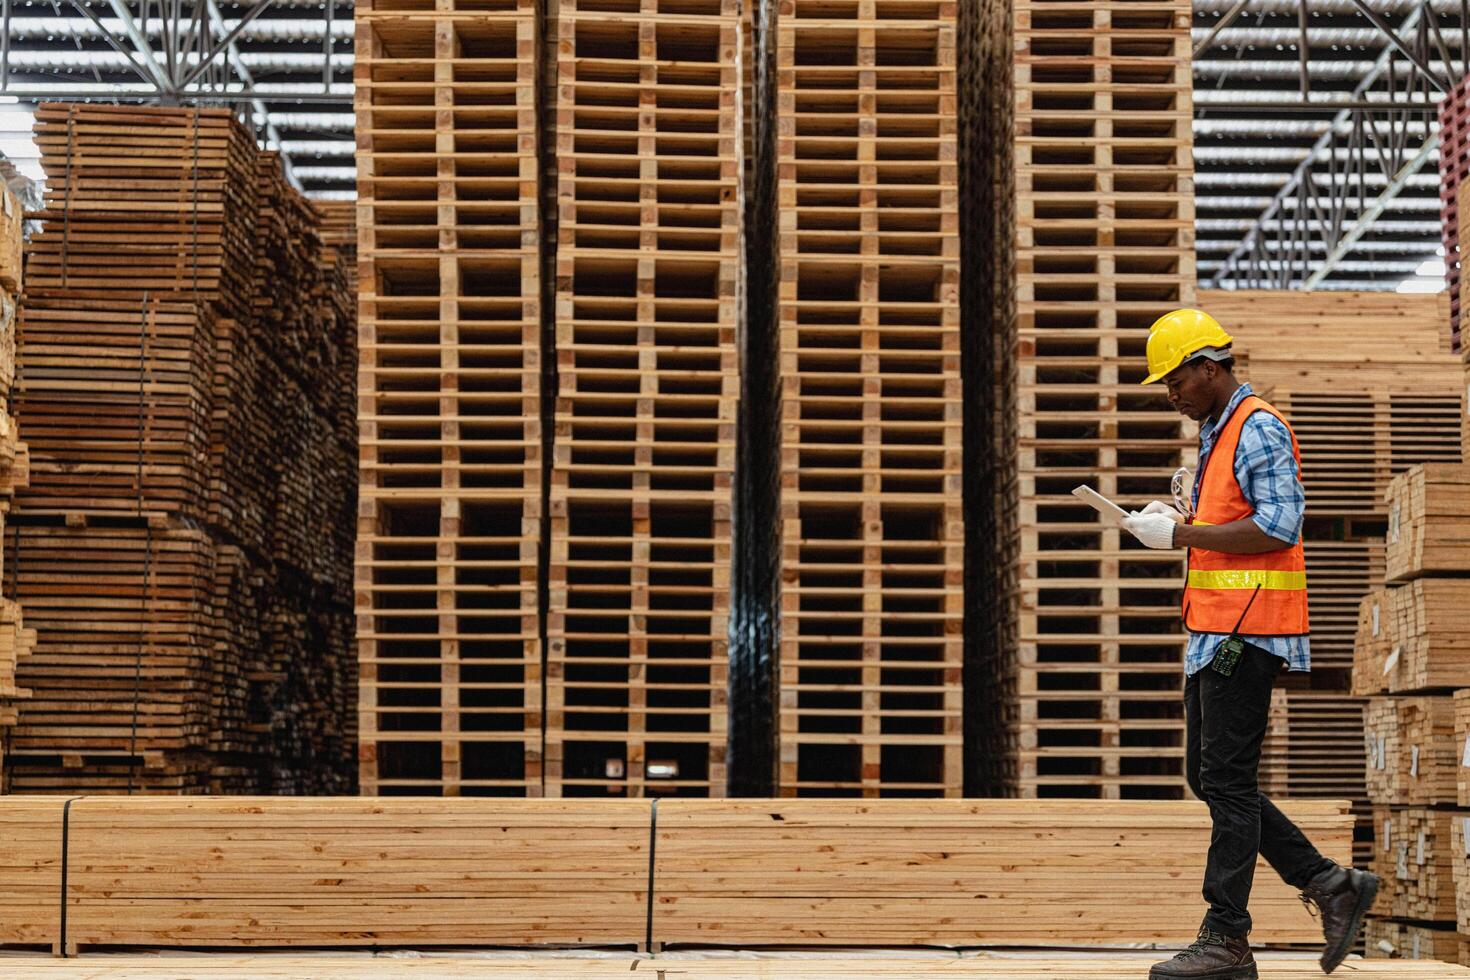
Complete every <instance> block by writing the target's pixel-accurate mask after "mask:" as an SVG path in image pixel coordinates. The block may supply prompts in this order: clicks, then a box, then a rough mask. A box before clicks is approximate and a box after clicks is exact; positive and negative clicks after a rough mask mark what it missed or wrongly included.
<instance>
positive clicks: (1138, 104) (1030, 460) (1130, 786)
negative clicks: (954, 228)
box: [967, 0, 1196, 799]
mask: <svg viewBox="0 0 1470 980" xmlns="http://www.w3.org/2000/svg"><path fill="white" fill-rule="evenodd" d="M1051 6H1052V5H1050V4H1044V3H1035V2H1029V0H1026V2H1017V3H1014V4H1007V3H986V4H983V5H982V6H981V9H980V11H979V24H978V32H979V33H980V34H982V35H992V36H994V37H995V38H996V39H997V41H996V47H997V48H998V49H999V51H998V53H996V54H995V55H994V63H995V65H996V66H997V67H998V68H999V69H1000V75H1001V77H1000V78H999V79H997V80H996V81H997V84H996V86H995V87H994V88H993V89H992V91H991V92H990V93H985V94H982V95H980V96H979V97H981V98H983V99H985V100H986V102H987V103H988V104H987V106H986V108H985V111H984V112H983V113H982V114H983V115H985V116H988V117H990V119H991V121H992V123H993V125H992V132H993V136H992V140H991V143H992V148H991V150H990V152H991V153H993V154H994V155H995V158H994V161H993V164H992V166H993V168H994V171H995V172H994V175H993V178H992V179H993V180H994V181H995V182H996V194H997V195H998V198H999V200H998V201H996V202H995V204H994V207H993V209H992V210H994V211H996V212H998V213H997V214H996V215H994V217H995V220H993V221H986V222H983V223H981V224H980V227H981V228H982V229H984V228H987V227H988V228H990V229H992V230H993V232H994V233H995V235H996V237H995V239H994V240H993V241H992V242H991V243H990V247H991V249H992V252H993V255H992V259H993V261H994V262H998V263H1002V265H1000V267H999V270H1000V271H999V272H998V273H997V274H998V275H999V277H1000V278H1001V282H1000V283H999V284H998V285H997V286H996V291H995V295H987V294H986V291H985V290H983V289H982V290H978V291H976V292H975V293H971V294H968V295H969V296H970V299H969V301H968V309H967V314H968V315H970V316H973V317H975V318H976V319H975V322H977V323H993V324H994V326H993V328H992V329H993V333H994V336H995V341H994V343H995V349H996V358H995V368H994V370H995V371H996V376H997V385H996V388H997V391H996V397H997V399H998V400H999V402H998V404H997V405H996V406H995V409H994V410H995V412H996V414H997V418H1000V419H1003V420H1005V421H1004V422H1002V423H1001V426H1002V429H1001V431H1000V432H999V433H998V434H997V435H998V438H997V440H996V445H997V446H999V447H1000V448H999V449H998V450H996V452H997V453H998V454H999V458H998V459H997V461H996V463H995V468H996V470H997V472H996V473H995V474H994V476H993V483H994V494H993V496H994V499H995V500H996V501H997V502H998V507H999V510H998V512H997V514H996V515H995V520H996V522H997V525H998V527H997V531H996V534H997V536H998V540H999V543H998V544H997V545H996V548H995V550H996V556H995V558H994V559H993V564H994V565H995V567H996V569H997V571H996V574H995V580H994V581H993V583H992V589H993V599H992V603H993V605H994V607H995V609H996V618H997V619H998V620H999V622H998V624H997V631H998V635H999V636H1000V637H1001V638H1002V640H1003V642H1002V644H1001V645H1002V649H1003V650H1010V649H1014V650H1015V651H1016V652H1015V653H1014V654H1011V653H1004V654H1001V655H1000V656H999V657H998V658H993V659H995V662H994V663H993V664H991V665H990V668H989V671H988V672H989V674H990V675H991V676H990V677H989V678H987V680H986V684H987V686H990V687H993V688H994V689H995V690H996V691H998V692H1002V693H1001V694H1000V696H998V697H997V698H995V700H996V701H997V702H998V703H997V705H996V710H995V712H994V715H995V717H994V719H993V721H992V727H994V728H996V729H997V730H1000V731H1004V732H1005V738H1004V739H1002V740H1001V741H1000V742H999V743H998V744H995V745H993V746H987V747H986V750H985V752H984V753H983V754H985V755H988V756H991V757H996V758H1001V759H1004V758H1017V759H1018V760H1019V763H1018V766H1017V767H1016V771H1014V772H1001V773H998V774H997V775H998V781H999V783H1000V784H1001V785H1003V786H1005V787H1006V788H1007V789H1009V790H1011V791H1014V792H1017V793H1020V794H1022V795H1025V796H1059V795H1083V796H1085V795H1097V796H1103V797H1107V798H1113V799H1116V798H1126V797H1168V796H1178V795H1180V794H1182V793H1183V791H1184V790H1183V787H1184V781H1183V779H1182V778H1181V776H1182V773H1183V762H1184V759H1183V742H1184V738H1183V728H1184V722H1183V717H1182V709H1181V707H1180V699H1179V687H1180V666H1181V664H1182V653H1183V643H1182V641H1181V639H1180V636H1179V633H1180V631H1181V626H1180V622H1179V607H1178V596H1179V593H1178V589H1179V585H1180V583H1181V582H1182V581H1183V577H1184V561H1183V556H1182V554H1181V553H1179V552H1157V551H1148V550H1147V549H1145V548H1143V547H1142V546H1141V545H1139V544H1138V543H1137V542H1136V541H1135V540H1134V539H1133V538H1132V536H1131V535H1129V534H1128V533H1127V532H1126V531H1124V530H1123V529H1122V528H1121V527H1118V526H1116V525H1114V524H1110V523H1108V522H1105V521H1103V520H1102V519H1101V518H1100V516H1099V515H1098V514H1097V513H1095V512H1093V511H1092V510H1091V509H1090V508H1088V507H1087V506H1085V505H1082V504H1080V503H1079V502H1078V501H1077V500H1076V499H1075V498H1073V497H1072V496H1071V495H1070V494H1071V490H1072V489H1073V488H1074V487H1075V486H1077V485H1078V484H1081V483H1086V484H1090V485H1092V486H1093V487H1095V488H1096V489H1097V490H1099V491H1100V492H1102V493H1103V494H1105V495H1106V496H1108V497H1109V498H1111V499H1113V500H1115V501H1118V502H1119V503H1120V504H1122V505H1123V506H1127V507H1141V506H1143V505H1144V504H1146V503H1147V502H1148V501H1150V500H1152V499H1154V498H1156V497H1162V496H1167V492H1168V487H1169V478H1170V475H1171V474H1172V473H1173V472H1174V470H1175V468H1176V467H1178V466H1180V465H1183V464H1190V465H1193V462H1194V459H1193V457H1194V455H1195V453H1194V447H1195V445H1196V442H1195V427H1194V425H1193V424H1192V423H1189V422H1187V421H1186V420H1184V419H1182V418H1181V417H1180V416H1179V415H1177V414H1176V413H1174V412H1173V411H1172V410H1170V409H1169V407H1168V405H1167V404H1166V403H1165V400H1164V398H1163V397H1162V395H1161V393H1159V392H1158V391H1156V390H1154V389H1141V388H1139V387H1138V382H1139V381H1140V380H1142V378H1143V375H1144V344H1145V341H1146V339H1147V337H1148V328H1149V326H1150V325H1151V324H1152V323H1153V321H1154V320H1155V319H1156V318H1157V317H1158V316H1159V314H1160V313H1161V312H1163V311H1165V310H1168V309H1171V308H1176V307H1185V306H1194V305H1196V297H1195V256H1194V217H1195V216H1194V195H1193V187H1192V179H1193V166H1192V160H1191V147H1192V144H1193V138H1192V135H1191V132H1190V120H1191V115H1192V111H1191V92H1192V84H1191V78H1190V68H1189V64H1190V40H1189V25H1190V17H1191V14H1190V7H1189V4H1188V3H1185V2H1183V0H1177V2H1176V0H1170V2H1163V3H1151V4H1149V5H1148V6H1147V9H1146V11H1143V10H1140V9H1139V8H1138V6H1137V5H1136V4H1130V3H1122V2H1104V3H1096V4H1090V5H1089V6H1088V9H1087V11H1086V14H1085V15H1084V16H1074V15H1073V14H1071V13H1067V14H1065V15H1061V14H1057V13H1056V12H1054V11H1052V10H1051V9H1050V8H1051ZM1123 33H1126V35H1127V36H1128V38H1129V42H1128V44H1127V45H1126V46H1123V45H1118V44H1116V43H1115V42H1114V41H1113V40H1112V39H1113V38H1115V37H1117V36H1120V35H1121V34H1123ZM1007 41H1008V42H1009V43H1007ZM981 67H982V70H985V71H988V70H989V69H988V67H986V66H981ZM969 84H970V83H967V87H968V85H969ZM1012 131H1013V132H1014V138H1012V135H1011V133H1012ZM1002 257H1007V258H1002ZM1011 261H1013V262H1014V265H1013V266H1012V265H1010V262H1011ZM1012 300H1013V301H1014V310H1012V309H1011V303H1012ZM991 310H994V312H990V311H991ZM989 642H990V641H989V640H987V641H986V643H989Z"/></svg>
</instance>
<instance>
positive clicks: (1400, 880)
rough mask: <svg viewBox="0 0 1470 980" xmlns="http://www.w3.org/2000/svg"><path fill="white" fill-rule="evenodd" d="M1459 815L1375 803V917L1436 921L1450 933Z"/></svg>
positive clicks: (1454, 812)
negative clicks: (1376, 884)
mask: <svg viewBox="0 0 1470 980" xmlns="http://www.w3.org/2000/svg"><path fill="white" fill-rule="evenodd" d="M1460 816H1461V814H1460V812H1459V811H1450V810H1431V809H1424V808H1420V807H1414V808H1392V809H1390V808H1389V807H1374V808H1373V825H1374V827H1375V828H1376V829H1377V833H1378V839H1377V841H1376V843H1375V846H1374V848H1373V863H1372V871H1373V873H1374V874H1376V875H1378V877H1379V878H1381V879H1382V885H1381V886H1380V888H1379V892H1378V898H1377V900H1376V901H1375V902H1374V903H1373V908H1374V911H1375V913H1376V916H1375V917H1377V918H1396V919H1407V920H1412V921H1415V922H1419V923H1425V924H1427V923H1431V922H1433V923H1440V924H1441V925H1442V928H1447V929H1448V931H1449V933H1450V934H1451V935H1453V934H1454V930H1455V873H1454V867H1455V860H1454V856H1453V855H1454V844H1455V832H1456V831H1457V830H1458V829H1459V828H1458V826H1457V825H1458V824H1459V823H1460ZM1460 853H1462V854H1463V853H1464V851H1463V847H1462V849H1461V851H1460ZM1456 955H1457V956H1458V954H1456ZM1451 958H1452V959H1454V958H1455V957H1451Z"/></svg>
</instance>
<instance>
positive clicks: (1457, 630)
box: [1353, 578, 1470, 695]
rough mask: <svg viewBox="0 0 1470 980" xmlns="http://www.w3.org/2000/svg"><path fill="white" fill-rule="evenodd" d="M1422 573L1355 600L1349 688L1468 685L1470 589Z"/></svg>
mask: <svg viewBox="0 0 1470 980" xmlns="http://www.w3.org/2000/svg"><path fill="white" fill-rule="evenodd" d="M1466 586H1467V583H1466V581H1465V580H1462V579H1452V578H1422V579H1416V580H1414V581H1412V582H1409V583H1407V584H1405V585H1403V586H1401V587H1399V588H1390V589H1380V590H1377V591H1374V592H1370V593H1369V594H1368V595H1367V596H1366V597H1365V598H1364V599H1363V601H1362V602H1361V603H1360V604H1359V615H1358V626H1357V631H1356V638H1355V641H1354V642H1355V650H1356V653H1355V659H1354V663H1353V693H1354V694H1358V695H1371V694H1384V693H1402V692H1409V691H1450V690H1453V689H1455V688H1459V687H1466V686H1470V637H1467V630H1470V604H1467V602H1466V599H1467V596H1470V590H1467V588H1466Z"/></svg>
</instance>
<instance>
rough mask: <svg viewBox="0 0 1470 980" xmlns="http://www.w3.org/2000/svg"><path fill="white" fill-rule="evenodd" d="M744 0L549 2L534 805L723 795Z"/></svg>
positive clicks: (736, 393) (736, 390) (735, 399)
mask: <svg viewBox="0 0 1470 980" xmlns="http://www.w3.org/2000/svg"><path fill="white" fill-rule="evenodd" d="M739 13H740V11H739V4H738V3H737V2H736V0H718V2H708V3H698V4H691V5H688V6H687V8H679V9H678V10H677V11H676V10H670V9H667V8H656V7H653V6H645V7H644V8H643V9H642V10H641V12H636V11H631V10H630V11H627V12H624V13H622V14H620V15H619V16H618V18H617V19H616V21H615V22H609V20H608V15H607V7H606V5H605V4H603V3H601V2H596V0H560V2H559V3H558V4H556V5H555V18H556V34H557V62H556V85H555V92H556V102H555V113H556V127H555V141H556V142H555V155H556V182H557V194H556V197H557V202H558V210H557V225H556V247H555V262H554V268H555V282H554V290H555V303H556V338H555V340H556V395H555V416H554V419H555V432H554V438H553V442H554V450H553V455H552V460H551V487H550V507H551V509H550V520H551V527H550V531H551V535H550V556H549V568H548V574H549V586H548V594H547V600H548V608H547V620H546V625H547V643H548V646H547V658H546V760H545V776H546V793H547V795H548V796H584V795H592V794H595V795H599V796H610V795H612V796H645V795H648V796H651V795H669V796H723V795H724V792H725V783H726V772H725V745H726V740H727V736H726V727H727V726H726V718H727V715H728V708H727V706H726V691H727V688H728V686H729V677H728V662H729V652H728V649H727V644H728V640H727V637H728V634H729V619H730V581H731V564H730V563H731V524H730V521H731V508H732V503H733V501H732V493H733V470H734V466H735V414H736V406H737V402H738V396H739V372H738V360H739V358H738V352H737V349H736V346H735V340H736V329H737V325H738V322H739V320H738V313H739V305H740V295H739V293H740V268H741V262H742V255H741V240H740V219H741V201H740V195H739V186H740V176H741V174H740V156H739V145H738V141H739V139H740V126H739V104H738V101H737V100H736V98H735V95H736V92H737V90H738V86H739V84H740V77H739V72H738V67H737V66H738V58H737V55H738V53H739V43H738V38H737V34H738V28H739Z"/></svg>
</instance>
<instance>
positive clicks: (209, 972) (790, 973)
mask: <svg viewBox="0 0 1470 980" xmlns="http://www.w3.org/2000/svg"><path fill="white" fill-rule="evenodd" d="M1160 957H1161V954H1160V953H1158V952H1157V951H1136V952H1133V951H1130V952H1121V953H1120V952H1117V951H1107V952H1100V953H1094V952H1086V951H1056V950H1039V951H1024V952H1011V951H1008V952H987V951H973V952H966V953H963V954H955V953H953V952H945V951H939V950H934V951H927V950H897V951H883V950H876V951H873V950H863V951H852V950H839V951H819V952H793V951H780V952H775V951H772V952H762V953H750V952H743V951H717V952H708V951H700V952H696V953H684V952H673V953H665V954H660V955H659V956H656V957H649V956H646V955H644V956H636V955H633V954H629V953H624V952H618V953H605V954H602V955H595V954H589V953H588V952H587V951H584V950H577V951H565V952H563V953H562V954H560V955H558V954H556V953H554V952H534V953H516V952H499V951H496V952H463V951H456V952H438V953H432V952H418V951H400V952H394V953H382V954H373V953H368V952H357V953H353V952H322V953H317V954H310V953H308V954H303V953H300V952H294V953H288V954H287V953H282V954H276V953H244V954H242V953H213V954H211V953H181V952H168V953H160V954H153V955H148V954H141V955H140V954H136V953H128V954H109V953H94V954H84V955H82V956H79V957H75V958H72V959H66V960H63V959H57V958H54V957H50V956H44V955H41V954H33V955H30V954H11V955H6V954H4V953H0V973H3V975H4V976H6V977H37V978H44V980H92V978H106V980H161V978H165V977H167V978H189V980H216V978H217V980H245V978H250V980H285V978H291V980H297V978H322V980H337V978H341V980H359V978H367V977H388V978H393V977H409V978H413V980H431V978H432V980H438V978H445V980H449V978H455V980H459V978H478V977H486V978H496V980H498V978H508V977H527V978H531V980H594V978H595V980H614V978H617V977H626V976H627V975H628V974H629V973H637V974H640V975H644V974H647V975H650V980H654V978H656V980H674V978H679V980H705V978H708V980H734V978H753V980H807V978H810V980H845V978H865V977H874V978H898V977H912V978H916V980H924V978H927V977H963V978H967V980H1127V978H1132V977H1137V978H1140V980H1142V978H1143V977H1145V976H1147V972H1148V966H1149V964H1150V963H1152V962H1155V961H1157V960H1158V959H1159V958H1160ZM1258 961H1259V963H1260V974H1261V977H1262V978H1263V980H1310V978H1315V977H1320V976H1322V972H1321V970H1320V969H1319V968H1318V966H1317V962H1316V958H1315V957H1314V956H1310V955H1307V954H1303V953H1263V954H1261V955H1260V956H1259V957H1258ZM1334 976H1341V977H1373V978H1381V980H1455V978H1466V980H1470V968H1466V967H1460V966H1452V965H1450V964H1447V963H1442V962H1438V961H1433V960H1379V959H1374V960H1361V959H1356V958H1353V959H1349V960H1348V961H1347V962H1346V963H1344V964H1343V965H1342V966H1341V967H1339V968H1338V970H1337V971H1336V973H1335V974H1334Z"/></svg>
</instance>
